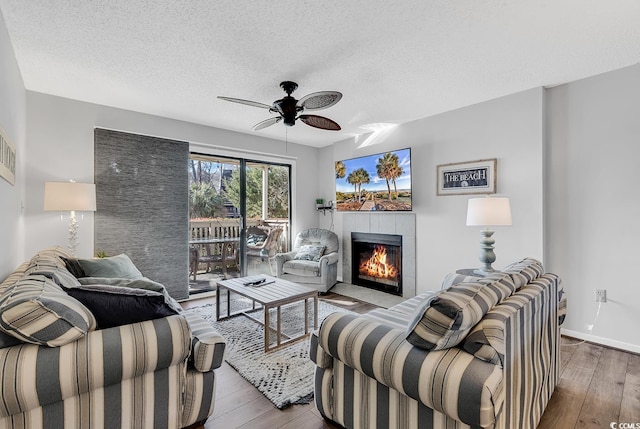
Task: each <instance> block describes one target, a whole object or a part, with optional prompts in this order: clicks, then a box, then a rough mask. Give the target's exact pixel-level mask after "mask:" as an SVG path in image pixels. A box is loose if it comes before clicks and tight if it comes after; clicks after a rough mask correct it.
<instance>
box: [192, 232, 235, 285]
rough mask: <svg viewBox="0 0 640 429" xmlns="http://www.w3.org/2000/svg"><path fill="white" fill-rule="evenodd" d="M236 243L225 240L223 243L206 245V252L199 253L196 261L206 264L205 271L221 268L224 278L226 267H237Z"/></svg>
mask: <svg viewBox="0 0 640 429" xmlns="http://www.w3.org/2000/svg"><path fill="white" fill-rule="evenodd" d="M238 244H239V242H238V241H225V242H223V243H216V245H213V244H210V245H206V246H205V249H206V250H207V254H205V255H200V256H199V257H198V263H204V264H207V272H209V271H211V270H214V269H216V268H221V269H222V274H223V275H224V277H225V278H226V276H227V269H228V268H230V267H236V268H238V263H239V253H238ZM194 280H195V275H194Z"/></svg>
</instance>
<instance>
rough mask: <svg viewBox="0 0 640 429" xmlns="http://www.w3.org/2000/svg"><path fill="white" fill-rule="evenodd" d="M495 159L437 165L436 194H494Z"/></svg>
mask: <svg viewBox="0 0 640 429" xmlns="http://www.w3.org/2000/svg"><path fill="white" fill-rule="evenodd" d="M497 163H498V161H497V159H495V158H493V159H480V160H478V161H469V162H457V163H452V164H442V165H438V168H437V170H438V178H437V184H438V185H437V186H438V190H437V194H438V195H466V194H495V193H496V169H497Z"/></svg>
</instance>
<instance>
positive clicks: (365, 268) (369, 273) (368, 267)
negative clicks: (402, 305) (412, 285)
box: [351, 232, 402, 296]
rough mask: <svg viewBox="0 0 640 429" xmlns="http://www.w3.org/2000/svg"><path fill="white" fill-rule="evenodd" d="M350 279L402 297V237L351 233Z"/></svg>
mask: <svg viewBox="0 0 640 429" xmlns="http://www.w3.org/2000/svg"><path fill="white" fill-rule="evenodd" d="M351 252H352V254H351V261H352V271H351V272H352V279H351V282H352V283H353V284H355V285H359V286H365V287H368V288H371V289H376V290H380V291H384V292H388V293H391V294H394V295H400V296H402V236H401V235H392V234H372V233H364V232H352V233H351Z"/></svg>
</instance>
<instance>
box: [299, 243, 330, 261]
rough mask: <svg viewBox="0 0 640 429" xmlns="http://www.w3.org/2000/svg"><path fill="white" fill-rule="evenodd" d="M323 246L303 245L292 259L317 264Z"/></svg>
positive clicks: (322, 252)
mask: <svg viewBox="0 0 640 429" xmlns="http://www.w3.org/2000/svg"><path fill="white" fill-rule="evenodd" d="M324 249H325V246H323V245H321V244H304V245H302V246H300V248H299V249H298V253H297V254H296V256H294V257H293V259H297V260H301V261H314V262H318V261H319V260H320V258H321V257H322V255H323V254H324Z"/></svg>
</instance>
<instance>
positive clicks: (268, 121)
mask: <svg viewBox="0 0 640 429" xmlns="http://www.w3.org/2000/svg"><path fill="white" fill-rule="evenodd" d="M281 120H282V117H281V116H275V117H273V118H269V119H265V120H264V121H262V122H258V123H257V124H255V125H254V126H253V131H258V130H261V129H263V128H267V127H270V126H271V125H273V124H277V123H278V122H280V121H281Z"/></svg>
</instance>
